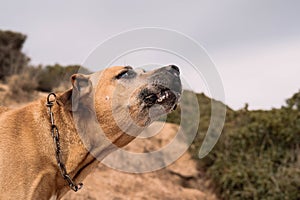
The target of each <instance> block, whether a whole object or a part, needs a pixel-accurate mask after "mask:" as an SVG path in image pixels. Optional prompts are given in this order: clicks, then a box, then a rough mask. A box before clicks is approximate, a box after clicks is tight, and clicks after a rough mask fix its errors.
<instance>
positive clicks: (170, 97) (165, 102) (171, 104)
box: [140, 86, 181, 114]
mask: <svg viewBox="0 0 300 200" xmlns="http://www.w3.org/2000/svg"><path fill="white" fill-rule="evenodd" d="M180 96H181V89H179V90H178V91H175V90H171V89H169V88H166V87H163V86H158V87H157V86H156V87H155V86H154V87H151V88H145V89H143V90H142V91H141V93H140V99H142V101H143V104H144V107H146V108H150V107H153V106H155V105H156V106H157V107H159V106H160V107H161V108H163V110H162V111H163V112H164V113H168V112H170V111H172V110H175V109H176V106H177V103H178V101H179V99H180ZM160 114H163V113H160Z"/></svg>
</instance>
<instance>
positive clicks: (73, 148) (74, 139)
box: [45, 104, 117, 199]
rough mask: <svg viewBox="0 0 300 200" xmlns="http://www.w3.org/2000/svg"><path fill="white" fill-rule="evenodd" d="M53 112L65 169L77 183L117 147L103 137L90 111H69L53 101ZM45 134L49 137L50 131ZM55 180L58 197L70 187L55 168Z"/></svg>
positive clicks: (53, 155)
mask: <svg viewBox="0 0 300 200" xmlns="http://www.w3.org/2000/svg"><path fill="white" fill-rule="evenodd" d="M45 109H46V108H45ZM53 115H54V120H55V124H56V126H57V127H58V129H59V132H60V145H61V151H62V152H63V153H62V157H63V162H64V164H65V166H66V170H67V172H68V173H69V175H70V176H71V178H73V180H74V181H75V182H77V183H78V182H81V181H83V180H84V178H85V177H86V176H87V175H88V174H89V173H90V172H91V171H92V170H93V169H94V168H95V167H96V166H97V165H98V163H99V162H100V161H101V160H102V159H104V158H105V156H107V155H108V154H109V153H111V152H112V151H114V150H116V148H117V147H116V146H115V145H113V144H112V143H111V142H110V141H108V139H107V138H106V137H105V135H104V134H103V130H102V129H101V128H100V126H99V122H98V121H97V119H96V117H95V115H94V114H93V113H84V112H79V111H78V112H70V111H68V110H66V109H65V108H64V107H63V106H60V105H58V104H56V105H54V106H53ZM82 115H84V116H82ZM49 120H50V118H49ZM49 126H50V125H49ZM47 134H48V137H51V133H50V131H49V133H47ZM47 134H46V135H47ZM46 137H47V136H46ZM50 156H52V157H53V162H56V160H55V152H54V151H53V154H52V155H50ZM55 180H56V182H57V183H56V185H57V188H56V191H55V194H56V195H57V196H58V199H59V198H60V197H61V196H63V195H64V194H65V193H66V192H67V191H69V190H70V188H69V186H68V185H67V184H66V182H65V180H64V179H63V177H62V176H61V174H60V172H59V168H58V167H57V173H56V175H55Z"/></svg>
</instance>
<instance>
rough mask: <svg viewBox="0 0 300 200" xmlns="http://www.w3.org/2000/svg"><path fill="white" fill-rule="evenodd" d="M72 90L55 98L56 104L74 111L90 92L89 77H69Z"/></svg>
mask: <svg viewBox="0 0 300 200" xmlns="http://www.w3.org/2000/svg"><path fill="white" fill-rule="evenodd" d="M71 83H72V88H71V89H69V90H67V91H66V92H65V93H63V94H62V95H60V96H59V97H58V98H57V102H58V103H59V104H60V105H63V106H64V107H65V108H66V109H68V110H70V111H76V110H77V109H78V107H79V105H80V104H81V103H84V101H83V99H84V98H89V97H88V95H89V94H90V93H91V92H92V82H91V81H90V79H89V76H87V75H83V74H74V75H72V76H71Z"/></svg>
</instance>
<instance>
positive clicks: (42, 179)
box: [0, 65, 182, 199]
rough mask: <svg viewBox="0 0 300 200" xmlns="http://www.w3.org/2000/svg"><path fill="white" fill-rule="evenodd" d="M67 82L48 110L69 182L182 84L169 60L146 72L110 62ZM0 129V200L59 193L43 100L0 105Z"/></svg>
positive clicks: (170, 100) (174, 98) (161, 110)
mask: <svg viewBox="0 0 300 200" xmlns="http://www.w3.org/2000/svg"><path fill="white" fill-rule="evenodd" d="M71 81H72V85H73V87H72V88H71V89H70V90H68V91H66V92H64V93H62V94H59V95H57V101H56V102H55V103H54V105H53V107H52V112H53V116H54V123H55V125H56V126H57V128H58V130H59V132H60V138H59V143H60V148H61V159H62V162H63V163H64V164H65V168H66V169H67V172H68V173H69V175H70V177H72V179H73V180H74V182H79V181H82V180H83V179H84V178H85V177H86V176H87V174H88V173H90V171H91V170H92V169H93V167H95V166H96V165H97V164H98V162H99V161H101V160H102V159H103V158H104V157H105V156H106V155H108V154H109V153H110V152H111V151H113V150H116V149H117V148H118V147H123V146H125V145H126V144H128V143H129V142H130V141H132V140H133V139H134V138H135V137H136V136H137V135H138V134H139V133H140V132H141V131H142V129H143V128H144V127H145V126H148V125H149V124H150V123H151V122H152V121H153V120H155V119H157V118H158V117H160V116H161V115H163V114H166V113H168V112H170V111H172V110H173V109H174V107H175V106H176V104H177V103H178V100H179V98H180V94H181V90H182V89H181V82H180V79H179V69H178V68H177V67H176V66H174V65H170V66H167V67H163V68H160V69H157V70H154V71H150V72H144V71H143V70H139V71H138V70H133V69H132V68H131V67H118V66H117V67H112V68H108V69H106V70H103V71H101V72H97V73H94V74H91V75H82V74H75V75H73V76H72V78H71ZM0 128H1V129H0V153H1V156H0V199H50V198H53V199H56V198H57V199H60V198H61V197H62V196H63V195H64V194H65V193H66V192H67V191H68V190H69V189H70V188H69V186H68V183H67V182H66V180H64V178H63V177H62V175H61V172H60V170H59V167H58V164H57V160H56V157H55V151H54V147H53V146H54V142H53V138H52V137H51V123H50V116H49V112H48V110H47V107H46V100H45V99H40V100H38V101H35V102H33V103H30V104H29V105H27V106H25V107H23V108H20V109H15V110H13V109H8V108H4V107H0Z"/></svg>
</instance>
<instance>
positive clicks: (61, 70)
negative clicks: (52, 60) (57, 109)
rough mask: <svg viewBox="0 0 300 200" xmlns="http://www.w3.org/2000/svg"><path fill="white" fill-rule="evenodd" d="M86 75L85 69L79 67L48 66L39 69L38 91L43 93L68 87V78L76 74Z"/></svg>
mask: <svg viewBox="0 0 300 200" xmlns="http://www.w3.org/2000/svg"><path fill="white" fill-rule="evenodd" d="M79 68H80V73H85V74H88V73H90V72H89V71H88V70H87V69H85V68H83V67H81V66H79V65H69V66H61V65H59V64H55V65H48V66H46V67H44V68H42V67H40V72H39V75H38V88H37V89H38V90H40V91H43V92H51V91H53V90H54V89H55V88H57V87H59V86H62V85H63V86H64V88H66V87H67V86H70V77H71V75H72V74H75V73H77V72H78V70H79Z"/></svg>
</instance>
